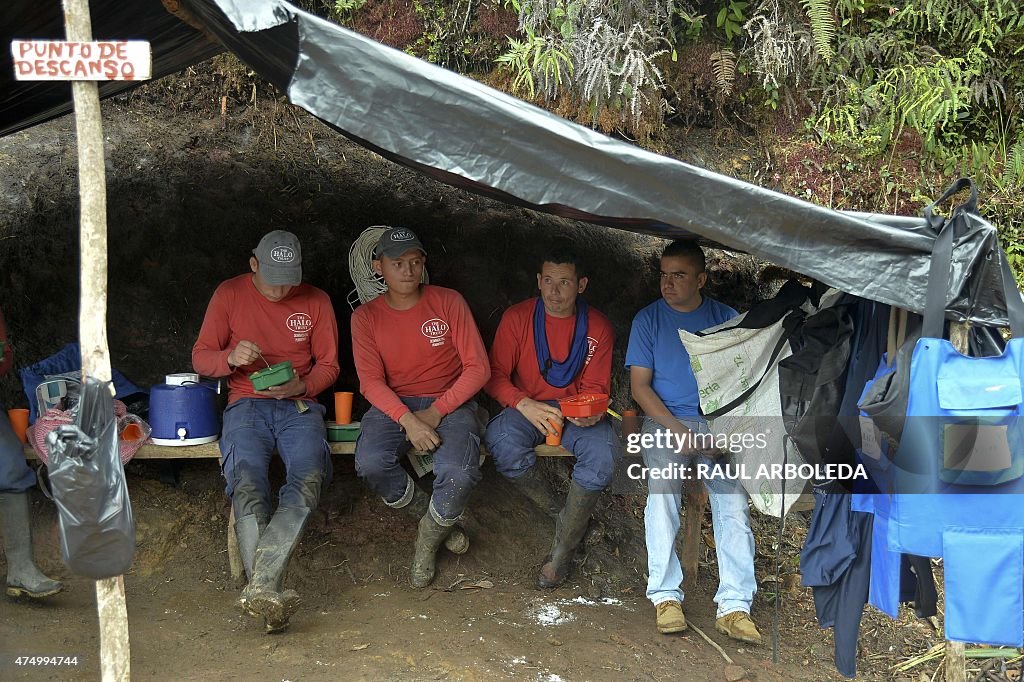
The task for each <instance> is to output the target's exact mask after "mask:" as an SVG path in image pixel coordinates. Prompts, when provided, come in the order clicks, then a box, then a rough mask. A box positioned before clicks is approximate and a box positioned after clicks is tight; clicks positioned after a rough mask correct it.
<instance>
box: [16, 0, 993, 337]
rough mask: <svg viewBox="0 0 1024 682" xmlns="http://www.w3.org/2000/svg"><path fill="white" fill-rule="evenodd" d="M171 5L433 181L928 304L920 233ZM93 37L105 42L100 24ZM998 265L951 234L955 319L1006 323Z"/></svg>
mask: <svg viewBox="0 0 1024 682" xmlns="http://www.w3.org/2000/svg"><path fill="white" fill-rule="evenodd" d="M13 4H14V5H15V6H24V7H34V5H35V3H34V2H32V0H13ZM121 4H122V3H117V2H114V1H113V0H92V3H91V6H92V7H93V8H94V12H95V11H96V8H105V7H108V6H111V5H116V6H120V5H121ZM136 4H137V5H138V6H140V7H141V6H145V7H148V8H149V9H150V11H151V12H153V14H152V16H151V17H150V20H151V21H152V24H153V30H154V31H157V30H159V31H167V30H170V29H169V28H168V27H171V26H174V25H178V26H180V23H179V20H178V19H177V18H176V17H174V16H172V15H170V14H167V13H166V11H165V10H163V8H162V7H161V6H160V4H159V3H158V2H155V0H137V3H132V5H133V6H135V5H136ZM180 4H181V6H182V7H183V8H185V9H186V10H188V11H189V12H190V13H191V14H192V15H194V17H196V19H198V21H199V22H200V23H201V24H202V25H203V26H204V27H205V28H206V29H207V30H208V31H209V32H210V33H212V34H213V35H215V36H216V37H217V39H218V40H220V41H221V42H222V43H223V44H224V45H225V46H226V47H227V48H228V49H229V50H231V51H232V52H234V53H235V54H236V55H238V57H239V58H241V59H242V60H243V61H244V62H246V63H247V64H249V66H251V67H252V68H253V69H254V70H255V71H257V72H258V73H259V74H260V75H261V76H262V77H263V78H265V79H267V80H268V81H270V82H272V83H274V84H275V85H277V86H278V87H280V88H281V89H282V90H283V91H285V92H287V94H288V96H289V97H290V99H291V100H292V102H294V103H295V104H297V105H299V106H301V107H303V108H304V109H306V110H307V111H309V112H310V113H312V114H313V115H315V116H317V117H319V118H320V119H322V120H323V121H325V122H326V123H328V124H329V125H331V126H332V127H334V128H336V129H338V130H339V131H341V132H342V133H344V134H345V135H347V136H348V137H350V138H352V139H353V140H355V141H357V142H359V143H360V144H363V145H365V146H367V147H369V148H371V149H373V150H374V151H377V152H379V153H381V154H382V155H384V156H386V157H387V158H390V159H392V160H394V161H396V162H398V163H402V164H405V165H407V166H410V167H412V168H415V169H417V170H420V171H422V172H424V173H426V174H428V175H430V176H432V177H434V178H437V179H438V180H441V181H442V182H446V183H449V184H452V185H455V186H458V187H462V188H465V189H468V190H471V191H474V192H477V193H480V194H484V195H487V196H491V197H494V198H497V199H500V200H502V201H508V202H511V203H516V204H519V205H523V206H528V207H531V208H535V209H538V210H542V211H546V212H549V213H554V214H558V215H562V216H565V217H569V218H575V219H580V220H585V221H589V222H594V223H598V224H602V225H608V226H611V227H617V228H621V229H626V230H633V231H636V232H644V233H647V234H652V235H658V236H663V237H670V238H671V237H685V236H692V235H699V236H700V237H702V238H704V239H706V240H708V241H710V242H714V243H717V244H720V245H723V246H726V247H729V248H733V249H738V250H742V251H747V252H749V253H751V254H754V255H755V256H758V257H760V258H764V259H766V260H770V261H772V262H774V263H777V264H779V265H782V266H785V267H788V268H791V269H793V270H796V271H797V272H801V273H803V274H805V275H808V276H810V277H814V278H816V279H818V280H821V281H822V282H824V283H826V284H829V285H831V286H835V287H838V288H839V289H842V290H843V291H847V292H850V293H853V294H857V295H859V296H862V297H864V298H868V299H871V300H875V301H881V302H883V303H889V304H893V305H898V306H900V307H903V308H908V309H910V310H913V311H917V312H920V311H922V310H923V308H924V290H925V286H926V282H927V274H928V262H929V255H930V250H931V244H932V242H933V241H934V236H933V234H932V233H931V231H930V230H929V229H928V228H926V227H925V226H924V224H923V221H917V220H912V219H910V220H908V219H906V218H898V217H895V216H882V215H875V216H864V215H863V214H849V213H843V212H839V211H833V210H831V209H828V208H824V207H821V206H816V205H814V204H811V203H808V202H805V201H802V200H799V199H795V198H793V197H789V196H786V195H783V194H780V193H778V192H773V191H771V190H767V189H764V188H761V187H758V186H755V185H752V184H749V183H745V182H741V181H739V180H735V179H733V178H729V177H726V176H723V175H719V174H717V173H712V172H710V171H707V170H704V169H701V168H697V167H695V166H691V165H689V164H686V163H682V162H679V161H675V160H673V159H669V158H666V157H663V156H659V155H657V154H653V153H650V152H646V151H644V150H641V149H639V148H637V147H634V146H632V145H629V144H627V143H624V142H619V141H617V140H613V139H611V138H609V137H606V136H604V135H602V134H600V133H597V132H595V131H593V130H590V129H588V128H586V127H583V126H579V125H576V124H573V123H570V122H568V121H566V120H564V119H561V118H559V117H557V116H555V115H553V114H551V113H548V112H546V111H544V110H542V109H539V108H537V107H534V106H531V105H529V104H526V103H524V102H522V101H520V100H517V99H515V98H514V97H511V96H509V95H506V94H504V93H501V92H499V91H496V90H493V89H491V88H488V87H486V86H484V85H481V84H480V83H477V82H475V81H473V80H471V79H469V78H465V77H462V76H459V75H457V74H454V73H452V72H450V71H447V70H444V69H441V68H439V67H437V66H434V65H432V64H429V63H427V62H424V61H421V60H418V59H416V58H414V57H411V56H409V55H407V54H405V53H403V52H400V51H398V50H393V49H391V48H388V47H385V46H383V45H380V44H379V43H376V42H374V41H372V40H370V39H368V38H366V37H364V36H361V35H359V34H356V33H354V32H352V31H349V30H347V29H344V28H342V27H339V26H337V25H335V24H332V23H330V22H327V21H324V20H322V19H319V18H317V17H315V16H313V15H310V14H308V13H305V12H302V11H300V10H298V9H296V8H295V7H293V6H292V5H290V4H288V3H287V2H284V1H283V0H244V1H243V0H180ZM159 12H164V15H165V19H164V21H163V22H161V21H158V20H157V18H156V17H157V14H158V13H159ZM14 14H17V12H15V13H14ZM107 14H110V12H107ZM115 14H116V13H115ZM95 16H96V15H95V14H94V24H95V23H96V22H97V20H96V19H95ZM94 33H95V34H96V35H97V36H106V37H113V36H114V34H112V33H111V32H110V31H109V30H106V31H105V30H102V28H101V27H100V26H97V27H95V28H94ZM133 37H145V36H139V35H137V34H133ZM202 41H203V38H202V36H201V35H200V34H198V33H195V32H193V37H192V40H189V41H180V42H179V43H178V44H177V45H167V46H165V47H166V48H167V49H169V50H171V54H169V55H160V54H158V55H157V62H158V63H161V60H166V61H165V62H163V63H166V64H173V63H179V64H181V65H182V66H183V65H184V64H185V62H187V61H188V60H189V59H192V58H194V57H197V56H198V53H199V51H197V48H196V46H197V45H198V44H201V43H202ZM154 49H155V50H160V49H161V47H160V45H158V44H155V45H154ZM175 55H177V56H175ZM158 72H159V71H158ZM3 77H4V78H8V79H9V78H10V75H9V74H4V75H3ZM0 86H2V87H3V90H2V92H3V93H4V94H3V97H2V98H0V115H2V118H0V133H3V132H8V131H10V130H13V129H17V128H18V127H19V126H22V127H23V125H25V124H23V123H21V121H30V122H31V121H38V120H40V114H39V112H37V111H34V110H32V109H31V108H25V109H21V108H18V107H17V106H15V107H14V108H13V109H11V106H12V105H11V102H12V101H13V102H14V104H15V105H16V104H17V100H16V96H11V95H8V88H9V87H14V85H13V84H11V83H9V81H8V82H4V81H0ZM17 87H20V85H19V86H17ZM26 107H28V105H26ZM1002 257H1003V255H1002V252H1001V250H1000V249H999V248H998V240H997V236H996V231H995V228H994V227H993V226H992V225H990V224H989V223H987V222H985V221H984V220H981V219H980V218H979V219H977V220H976V221H973V224H972V229H970V230H969V231H967V232H966V233H964V234H962V235H960V236H959V237H958V239H957V243H956V248H955V250H954V277H953V280H954V282H953V284H952V286H951V287H950V291H949V295H948V296H947V300H948V301H950V304H949V305H948V307H947V310H948V311H949V312H951V313H952V314H951V317H953V318H955V319H963V318H968V319H970V320H972V321H974V322H976V323H981V324H1005V322H1006V313H1005V301H1004V300H1003V294H1002V287H1001V281H1000V277H1001V275H1000V273H999V259H1000V258H1002Z"/></svg>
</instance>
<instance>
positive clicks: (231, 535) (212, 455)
mask: <svg viewBox="0 0 1024 682" xmlns="http://www.w3.org/2000/svg"><path fill="white" fill-rule="evenodd" d="M328 445H329V446H330V448H331V452H332V453H334V454H335V455H352V454H355V451H356V444H355V443H354V442H344V443H331V442H329V443H328ZM534 451H535V452H536V453H537V456H538V457H572V453H571V452H569V451H568V450H566V449H565V448H563V447H562V446H560V445H544V444H541V445H538V446H537V447H536V448H534ZM480 453H481V454H482V455H484V456H486V455H487V454H488V452H487V450H486V448H484V446H483V444H482V443H481V445H480ZM25 458H26V459H38V457H37V456H36V452H35V450H33V449H32V447H31V446H29V445H26V446H25ZM132 459H133V460H135V459H218V460H219V459H220V441H213V442H212V443H203V444H202V445H180V446H166V445H143V446H142V447H141V448H139V451H138V452H136V453H135V456H134V457H133V458H132ZM228 565H229V566H230V568H231V577H232V578H233V579H234V580H235V581H236V582H238V581H241V580H242V578H243V577H244V568H243V566H242V558H241V556H240V555H239V553H238V540H237V538H236V537H235V510H234V508H232V509H231V513H230V514H229V516H228Z"/></svg>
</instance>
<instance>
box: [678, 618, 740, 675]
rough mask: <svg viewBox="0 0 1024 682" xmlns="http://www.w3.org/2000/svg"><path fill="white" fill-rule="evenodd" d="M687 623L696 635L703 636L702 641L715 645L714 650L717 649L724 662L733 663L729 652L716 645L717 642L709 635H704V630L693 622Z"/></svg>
mask: <svg viewBox="0 0 1024 682" xmlns="http://www.w3.org/2000/svg"><path fill="white" fill-rule="evenodd" d="M688 625H689V626H690V629H692V630H693V631H694V632H696V633H697V634H698V635H700V636H701V637H703V638H704V641H705V642H707V643H708V644H710V645H711V646H713V647H715V650H716V651H718V653H720V654H722V658H724V659H725V662H726V663H728V664H730V665H732V663H733V660H732V659H731V658H729V654H727V653H725V649H723V648H722V647H720V646H718V642H716V641H715V640H713V639H711V638H710V637H708V636H707V635H705V634H704V631H703V630H701V629H700V628H699V627H697V626H696V625H694V624H693V623H688Z"/></svg>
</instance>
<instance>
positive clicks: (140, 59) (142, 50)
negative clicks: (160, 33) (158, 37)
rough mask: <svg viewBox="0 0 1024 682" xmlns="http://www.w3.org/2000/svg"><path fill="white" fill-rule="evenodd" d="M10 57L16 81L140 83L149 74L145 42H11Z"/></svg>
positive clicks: (149, 68)
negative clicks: (12, 61) (11, 57)
mask: <svg viewBox="0 0 1024 682" xmlns="http://www.w3.org/2000/svg"><path fill="white" fill-rule="evenodd" d="M11 56H13V57H14V77H15V79H16V80H19V81H140V80H147V79H149V78H150V77H151V76H152V71H153V67H152V63H153V60H152V54H151V52H150V49H149V42H147V41H145V40H99V41H93V42H90V43H77V42H72V41H66V40H14V41H11Z"/></svg>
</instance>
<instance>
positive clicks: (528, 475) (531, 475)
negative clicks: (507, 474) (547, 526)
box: [508, 464, 559, 521]
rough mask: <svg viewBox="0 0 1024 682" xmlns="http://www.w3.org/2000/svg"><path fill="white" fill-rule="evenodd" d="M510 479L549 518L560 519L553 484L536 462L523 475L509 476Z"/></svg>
mask: <svg viewBox="0 0 1024 682" xmlns="http://www.w3.org/2000/svg"><path fill="white" fill-rule="evenodd" d="M508 480H509V481H511V482H512V485H513V486H515V488H516V489H518V490H519V492H521V493H522V494H523V495H525V496H526V497H527V499H529V500H530V502H532V503H533V505H534V506H535V507H537V509H539V510H541V511H542V512H544V514H546V515H547V516H548V518H551V519H555V520H556V521H557V520H558V513H559V508H558V501H557V499H556V498H555V493H554V491H553V490H552V489H551V484H550V483H548V480H547V479H546V478H544V474H542V473H541V472H540V471H539V469H538V468H537V465H536V464H534V465H533V466H532V467H530V468H529V469H527V470H526V472H525V473H523V474H522V475H520V476H516V477H515V478H509V479H508Z"/></svg>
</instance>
